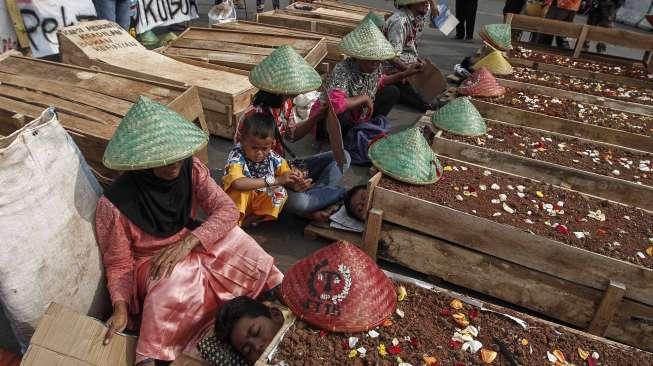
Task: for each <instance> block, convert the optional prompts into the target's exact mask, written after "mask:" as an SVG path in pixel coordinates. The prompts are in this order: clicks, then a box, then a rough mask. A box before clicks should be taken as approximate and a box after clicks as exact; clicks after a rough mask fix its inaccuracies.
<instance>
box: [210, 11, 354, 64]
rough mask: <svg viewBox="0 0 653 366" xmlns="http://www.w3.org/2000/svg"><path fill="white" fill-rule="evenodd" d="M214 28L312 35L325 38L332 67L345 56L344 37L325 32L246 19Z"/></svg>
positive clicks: (214, 26)
mask: <svg viewBox="0 0 653 366" xmlns="http://www.w3.org/2000/svg"><path fill="white" fill-rule="evenodd" d="M213 28H217V29H234V30H239V31H244V32H252V33H259V34H274V35H280V36H298V37H310V38H316V39H323V40H324V42H325V43H326V49H327V53H326V56H325V57H324V61H325V62H327V63H329V65H330V66H331V67H333V66H334V65H335V64H336V63H338V62H340V61H341V60H342V59H343V58H344V57H345V56H344V55H343V53H342V52H341V51H340V46H339V45H340V41H341V40H342V37H336V36H333V35H329V34H325V33H316V32H309V31H303V30H298V29H292V28H287V27H282V26H278V25H271V24H263V23H256V22H248V21H245V20H239V21H236V22H228V23H219V24H214V25H213Z"/></svg>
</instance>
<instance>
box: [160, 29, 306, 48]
mask: <svg viewBox="0 0 653 366" xmlns="http://www.w3.org/2000/svg"><path fill="white" fill-rule="evenodd" d="M179 39H193V40H203V41H211V40H213V41H222V42H227V43H235V44H242V45H250V46H256V45H268V46H269V47H279V46H283V45H286V44H290V45H292V46H293V48H295V49H296V50H309V49H311V48H313V47H315V44H316V43H317V40H315V39H310V38H309V39H302V38H298V37H296V36H294V37H290V36H279V35H267V34H260V33H250V32H240V31H226V30H221V29H219V28H190V29H189V30H188V33H186V34H185V36H184V37H180V38H178V40H179ZM175 44H176V41H173V42H172V45H173V46H174V45H175Z"/></svg>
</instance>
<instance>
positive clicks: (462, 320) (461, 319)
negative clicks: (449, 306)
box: [452, 313, 469, 327]
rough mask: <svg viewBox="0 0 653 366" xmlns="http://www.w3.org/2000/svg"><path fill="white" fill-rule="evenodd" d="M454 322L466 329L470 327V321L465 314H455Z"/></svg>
mask: <svg viewBox="0 0 653 366" xmlns="http://www.w3.org/2000/svg"><path fill="white" fill-rule="evenodd" d="M452 316H453V320H455V321H456V324H458V325H459V326H461V327H466V326H468V325H469V320H467V316H465V314H463V313H455V314H453V315H452Z"/></svg>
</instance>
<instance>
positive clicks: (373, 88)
mask: <svg viewBox="0 0 653 366" xmlns="http://www.w3.org/2000/svg"><path fill="white" fill-rule="evenodd" d="M382 79H383V73H382V71H381V67H380V66H379V68H378V69H377V70H376V71H374V72H371V73H369V74H368V73H364V72H362V71H361V69H360V66H359V65H358V62H356V60H354V59H352V58H348V59H346V60H344V61H340V62H339V63H338V64H337V65H336V67H334V68H333V72H332V73H331V76H330V77H329V80H327V82H326V88H327V90H329V91H331V90H333V89H340V90H342V91H344V92H345V93H346V94H347V97H354V96H357V95H363V94H365V95H368V96H369V97H370V98H372V100H374V96H375V95H376V92H377V90H379V87H380V85H381V82H382Z"/></svg>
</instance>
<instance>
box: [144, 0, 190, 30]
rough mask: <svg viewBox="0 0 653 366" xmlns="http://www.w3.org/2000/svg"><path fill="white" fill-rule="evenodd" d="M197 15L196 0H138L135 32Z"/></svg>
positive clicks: (184, 20) (185, 19)
mask: <svg viewBox="0 0 653 366" xmlns="http://www.w3.org/2000/svg"><path fill="white" fill-rule="evenodd" d="M198 17H199V13H198V10H197V0H138V24H137V26H136V32H137V33H138V34H141V33H143V32H146V31H148V30H150V29H152V28H155V27H160V26H164V25H171V24H176V23H180V22H186V21H189V20H191V19H195V18H198Z"/></svg>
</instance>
